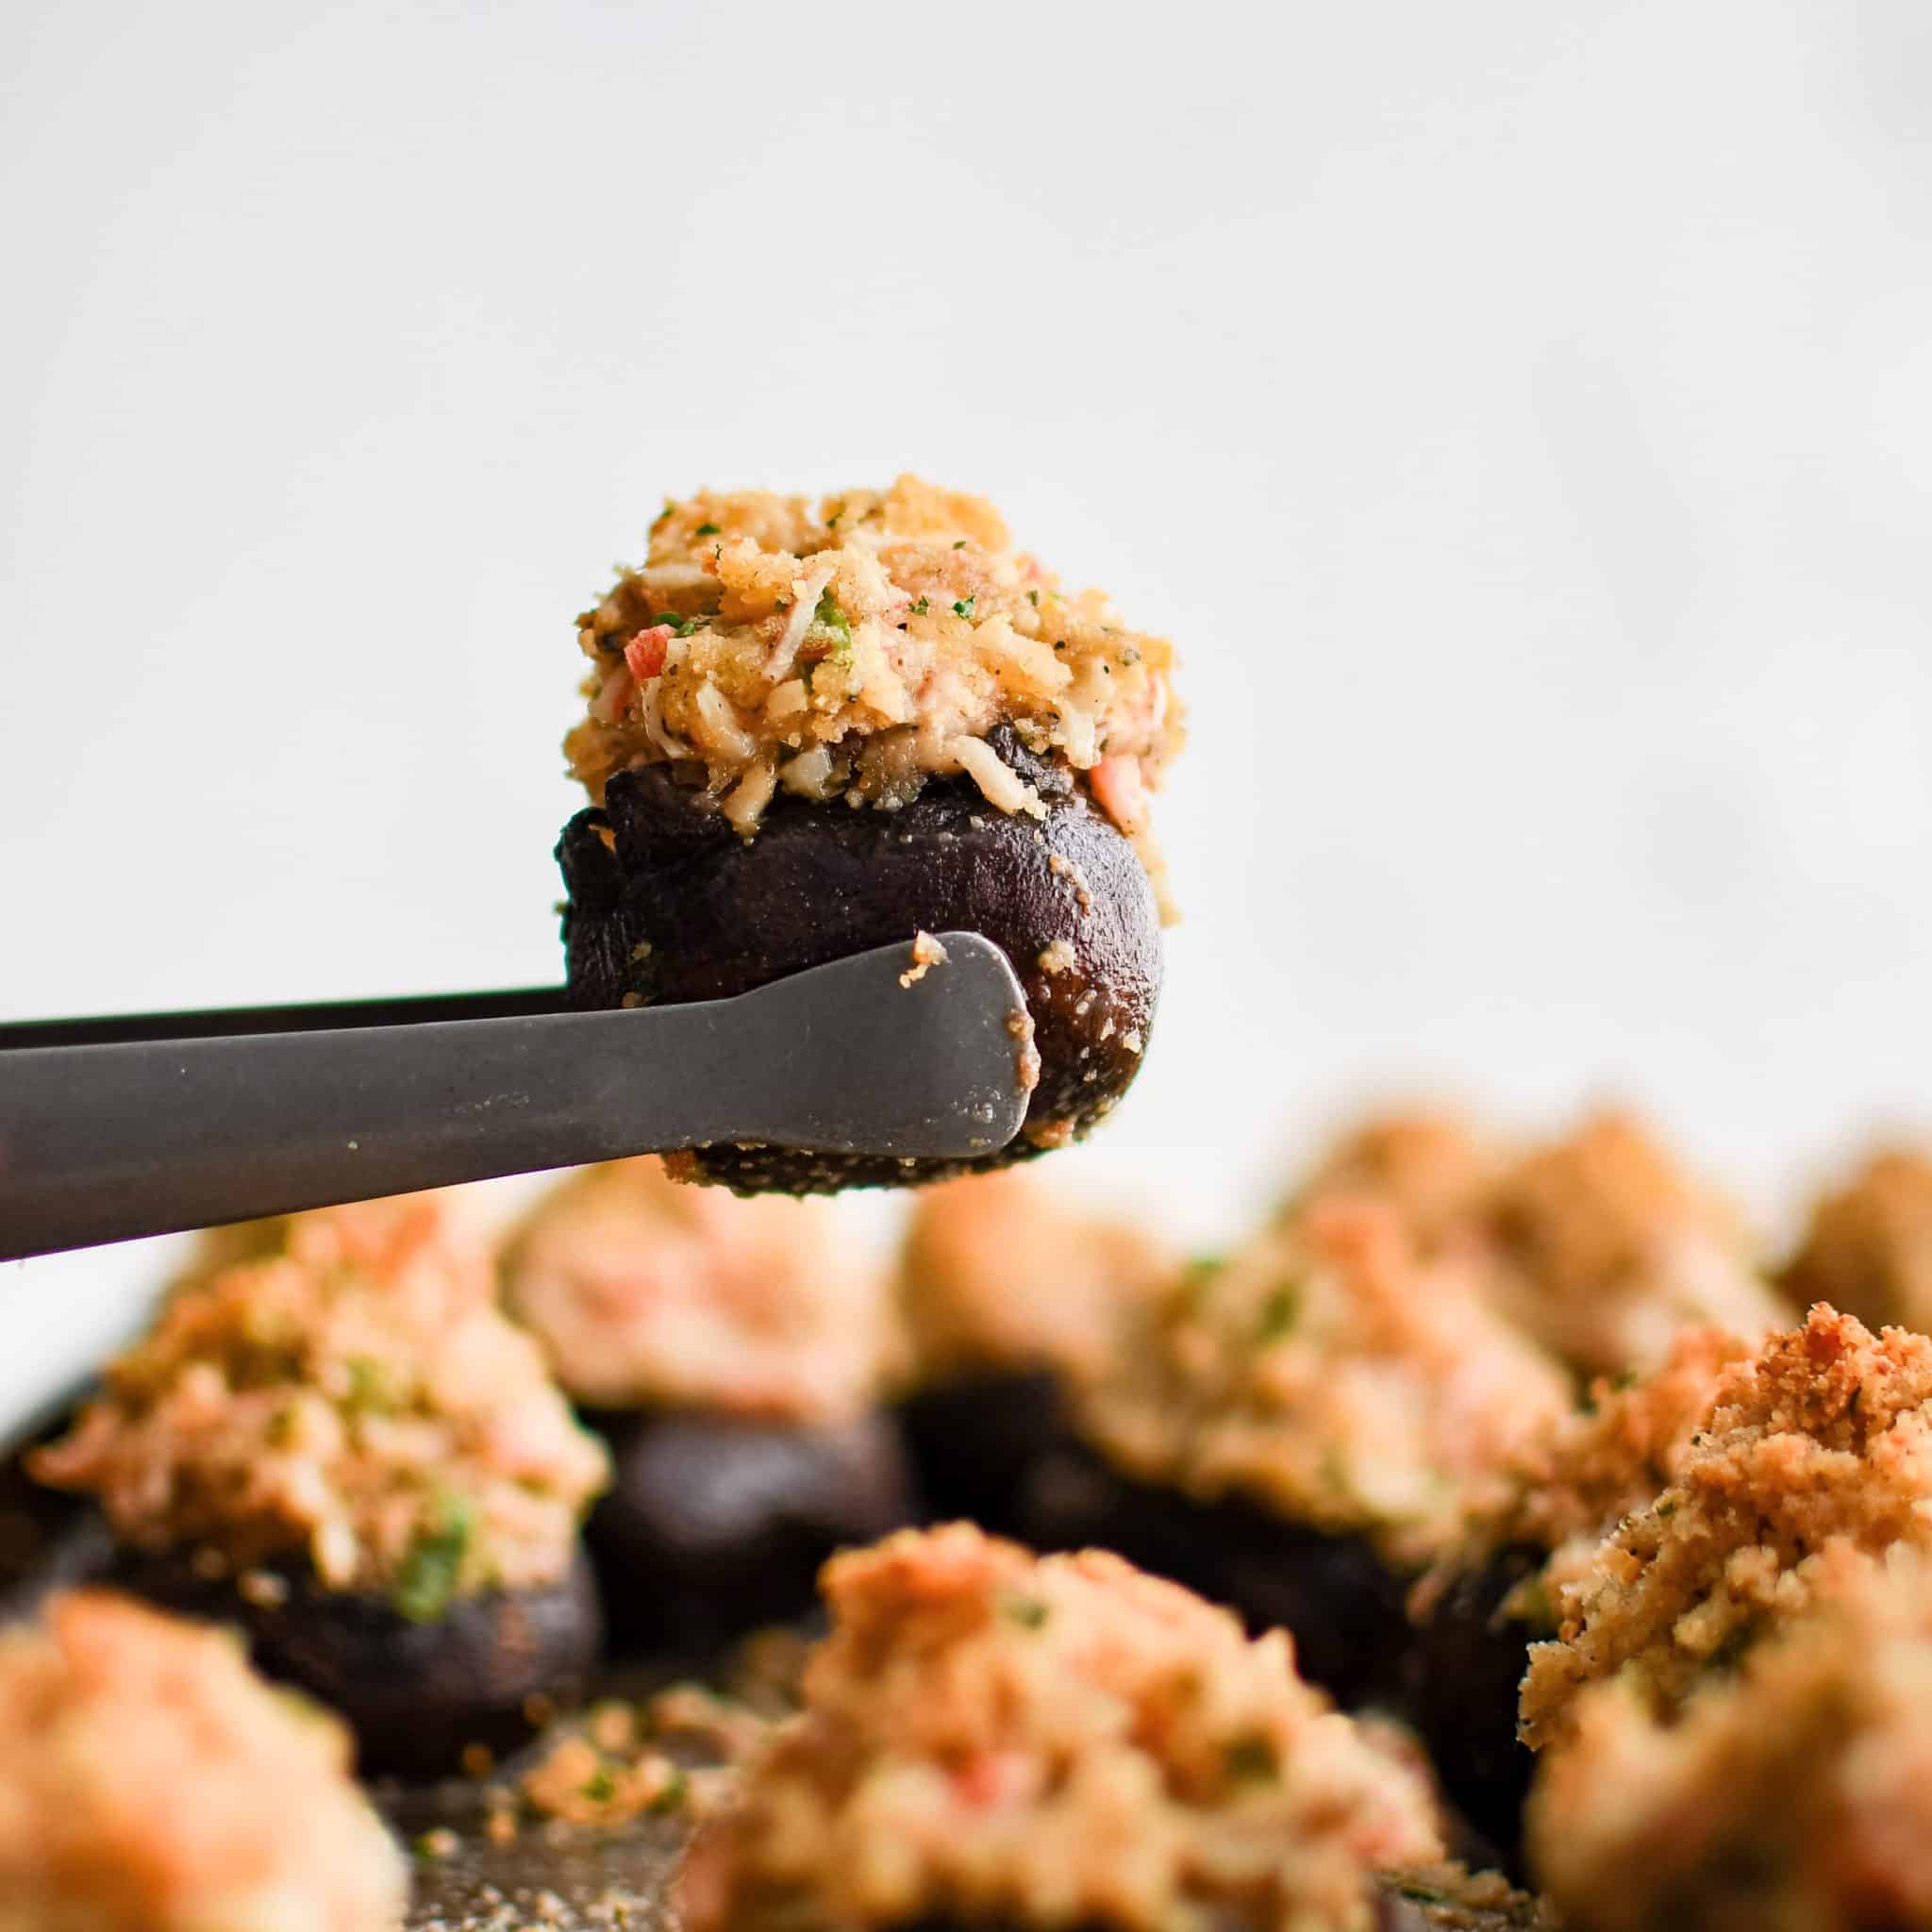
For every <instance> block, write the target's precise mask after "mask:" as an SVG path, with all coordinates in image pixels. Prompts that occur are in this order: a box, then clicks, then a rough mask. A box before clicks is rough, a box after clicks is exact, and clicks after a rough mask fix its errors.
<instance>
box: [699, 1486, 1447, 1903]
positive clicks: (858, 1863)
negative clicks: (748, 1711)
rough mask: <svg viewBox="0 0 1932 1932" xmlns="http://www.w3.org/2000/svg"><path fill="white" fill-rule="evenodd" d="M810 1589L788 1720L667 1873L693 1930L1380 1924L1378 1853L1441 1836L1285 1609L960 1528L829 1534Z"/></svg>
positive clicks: (1436, 1851) (1416, 1858) (1386, 1860)
mask: <svg viewBox="0 0 1932 1932" xmlns="http://www.w3.org/2000/svg"><path fill="white" fill-rule="evenodd" d="M824 1590H825V1595H826V1599H827V1602H828V1605H829V1607H830V1610H831V1615H832V1631H831V1635H830V1636H829V1637H828V1638H827V1639H826V1641H825V1642H824V1644H823V1645H822V1646H821V1647H820V1649H819V1651H818V1652H817V1654H816V1655H815V1657H813V1659H812V1662H811V1664H810V1666H809V1668H808V1672H807V1675H806V1708H805V1712H804V1714H803V1716H802V1717H801V1718H800V1719H798V1720H797V1721H795V1722H794V1723H793V1724H788V1725H786V1726H784V1727H783V1728H781V1729H780V1730H779V1731H778V1732H777V1733H776V1734H775V1735H774V1740H773V1741H772V1744H771V1746H770V1748H769V1749H768V1750H767V1751H766V1752H765V1753H764V1754H763V1755H762V1756H761V1757H758V1758H757V1759H755V1760H754V1762H753V1764H752V1765H751V1767H750V1768H749V1770H748V1772H747V1774H746V1784H745V1790H744V1793H743V1797H742V1800H741V1804H740V1805H739V1807H737V1808H736V1809H735V1810H734V1811H733V1812H731V1813H730V1814H728V1815H727V1816H726V1817H725V1818H724V1819H722V1820H720V1821H718V1822H717V1823H716V1824H713V1825H712V1826H710V1827H709V1828H708V1829H706V1830H704V1831H701V1832H700V1834H699V1837H698V1839H697V1840H696V1842H695V1843H694V1844H693V1846H692V1849H691V1856H690V1857H689V1859H688V1861H687V1864H686V1867H685V1870H684V1872H683V1873H682V1874H681V1876H680V1881H679V1888H678V1889H679V1895H680V1904H681V1906H682V1909H683V1915H684V1923H685V1924H686V1926H687V1927H688V1928H689V1932H727V1928H728V1932H750V1928H753V1927H765V1926H769V1927H776V1926H778V1925H779V1924H783V1925H785V1926H787V1927H789V1928H793V1932H808V1928H820V1927H826V1928H828V1927H841V1928H858V1927H874V1926H888V1925H895V1924H907V1923H909V1922H911V1921H913V1920H915V1919H917V1918H919V1917H921V1916H922V1915H923V1914H924V1913H927V1912H934V1913H947V1914H954V1915H957V1916H958V1917H960V1918H965V1919H969V1920H970V1919H974V1918H991V1917H1007V1916H1010V1917H1014V1918H1017V1919H1019V1920H1021V1921H1023V1922H1024V1923H1027V1924H1037V1925H1041V1926H1054V1925H1070V1924H1077V1923H1080V1922H1083V1921H1098V1922H1104V1923H1106V1924H1110V1925H1114V1926H1118V1927H1122V1928H1127V1932H1186V1928H1190V1927H1197V1928H1200V1932H1207V1928H1208V1927H1209V1926H1216V1925H1227V1924H1236V1925H1241V1926H1253V1927H1257V1928H1280V1932H1288V1928H1291V1927H1292V1928H1295V1932H1303V1928H1306V1932H1329V1928H1366V1927H1367V1926H1368V1925H1369V1924H1371V1923H1372V1918H1371V1911H1372V1907H1371V1906H1370V1903H1369V1899H1368V1893H1367V1877H1368V1874H1371V1873H1373V1872H1374V1871H1376V1870H1380V1869H1386V1868H1388V1867H1391V1866H1393V1865H1397V1864H1401V1863H1404V1862H1420V1861H1422V1860H1425V1859H1429V1858H1432V1857H1440V1856H1441V1850H1440V1844H1439V1842H1438V1840H1437V1839H1436V1836H1435V1832H1434V1829H1433V1827H1432V1825H1431V1824H1430V1821H1429V1816H1428V1805H1427V1799H1426V1796H1425V1794H1424V1792H1423V1791H1422V1790H1419V1789H1418V1788H1417V1787H1416V1785H1415V1784H1414V1782H1413V1781H1412V1780H1411V1779H1409V1778H1407V1777H1406V1776H1405V1774H1403V1772H1402V1771H1401V1769H1400V1768H1399V1767H1398V1766H1396V1765H1393V1764H1391V1763H1389V1762H1388V1761H1386V1760H1384V1759H1379V1758H1377V1757H1376V1756H1375V1755H1374V1753H1373V1752H1371V1751H1368V1750H1367V1749H1365V1748H1364V1747H1363V1746H1362V1744H1361V1743H1360V1742H1359V1741H1358V1740H1357V1738H1356V1736H1355V1733H1354V1729H1353V1726H1352V1725H1351V1724H1350V1722H1349V1720H1348V1719H1346V1718H1344V1717H1341V1716H1340V1715H1338V1714H1336V1713H1335V1712H1333V1711H1332V1710H1330V1709H1329V1708H1328V1707H1327V1706H1326V1705H1325V1703H1324V1700H1323V1699H1322V1698H1321V1696H1320V1695H1319V1694H1318V1693H1317V1692H1315V1691H1311V1690H1309V1689H1308V1688H1307V1686H1306V1685H1304V1684H1303V1683H1302V1682H1301V1681H1300V1680H1299V1679H1298V1678H1297V1677H1296V1676H1295V1674H1294V1672H1293V1668H1292V1664H1291V1656H1290V1651H1289V1645H1288V1640H1287V1638H1286V1637H1285V1636H1283V1635H1282V1633H1280V1632H1278V1631H1277V1632H1274V1633H1273V1634H1272V1635H1270V1636H1268V1637H1265V1638H1263V1639H1261V1640H1260V1641H1258V1642H1250V1641H1248V1640H1247V1639H1246V1638H1245V1637H1244V1636H1243V1635H1242V1633H1241V1626H1240V1625H1239V1624H1237V1622H1236V1621H1235V1619H1234V1618H1233V1617H1232V1616H1231V1615H1229V1614H1228V1613H1227V1612H1225V1611H1224V1610H1219V1609H1215V1608H1213V1607H1210V1606H1208V1605H1207V1604H1205V1603H1203V1602H1201V1601H1200V1600H1199V1599H1198V1598H1196V1597H1193V1596H1191V1595H1189V1594H1188V1592H1186V1591H1182V1590H1180V1589H1178V1588H1176V1587H1175V1586H1174V1585H1172V1584H1168V1583H1163V1582H1160V1581H1158V1580H1157V1579H1155V1578H1153V1577H1149V1576H1144V1575H1142V1574H1141V1573H1140V1572H1138V1571H1136V1570H1133V1569H1131V1568H1130V1567H1129V1566H1128V1565H1127V1564H1125V1563H1124V1562H1122V1561H1121V1560H1120V1559H1119V1558H1118V1557H1111V1556H1107V1555H1103V1554H1101V1553H1099V1552H1094V1551H1090V1552H1087V1553H1086V1554H1084V1555H1081V1556H1074V1557H1044V1558H1040V1557H1031V1556H1029V1555H1028V1554H1027V1553H1026V1552H1024V1551H1023V1550H1020V1549H1017V1548H1015V1547H1014V1546H1012V1545H1011V1544H1008V1543H1003V1542H998V1541H993V1540H991V1539H989V1538H988V1537H986V1536H984V1535H983V1534H982V1533H981V1532H980V1531H978V1530H976V1529H974V1528H972V1527H970V1526H969V1525H966V1524H955V1525H952V1526H951V1527H948V1528H945V1529H940V1530H934V1531H927V1532H917V1531H907V1532H905V1533H903V1534H901V1535H899V1536H896V1537H893V1538H891V1539H890V1540H889V1541H886V1542H884V1543H882V1544H880V1545H879V1546H878V1547H876V1548H875V1549H872V1550H866V1551H859V1552H855V1553H852V1554H849V1555H846V1556H842V1557H835V1558H834V1559H833V1561H832V1562H831V1563H830V1564H828V1565H827V1566H826V1570H825V1574H824Z"/></svg>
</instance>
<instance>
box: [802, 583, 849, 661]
mask: <svg viewBox="0 0 1932 1932" xmlns="http://www.w3.org/2000/svg"><path fill="white" fill-rule="evenodd" d="M811 621H812V624H813V625H814V626H815V627H816V628H817V629H819V630H829V631H833V632H835V633H836V634H837V635H838V637H839V638H840V639H841V641H842V642H843V643H844V644H845V645H846V646H847V647H848V648H849V647H850V645H851V643H852V623H851V620H850V619H849V618H848V617H847V616H846V615H845V613H844V612H843V611H842V610H841V609H840V608H839V600H838V598H836V597H835V596H833V595H832V593H831V591H826V592H825V593H824V595H823V596H822V597H821V598H820V599H819V607H818V608H817V609H816V610H814V611H813V612H812V614H811Z"/></svg>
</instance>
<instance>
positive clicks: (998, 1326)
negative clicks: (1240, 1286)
mask: <svg viewBox="0 0 1932 1932" xmlns="http://www.w3.org/2000/svg"><path fill="white" fill-rule="evenodd" d="M1175 1266H1176V1258H1175V1257H1174V1255H1173V1253H1172V1252H1171V1251H1170V1250H1169V1248H1168V1247H1167V1245H1166V1244H1165V1243H1164V1242H1162V1241H1158V1240H1157V1239H1156V1238H1155V1237H1154V1236H1153V1235H1152V1234H1151V1233H1149V1232H1147V1231H1146V1230H1144V1229H1141V1228H1139V1227H1135V1226H1133V1225H1131V1224H1127V1223H1125V1222H1121V1221H1114V1220H1109V1219H1107V1218H1104V1217H1101V1216H1096V1215H1089V1214H1083V1213H1080V1212H1079V1211H1077V1210H1076V1209H1074V1208H1070V1207H1068V1206H1067V1205H1066V1204H1065V1202H1064V1201H1063V1199H1062V1197H1061V1196H1060V1194H1059V1193H1058V1191H1055V1190H1053V1189H1050V1188H1047V1187H1044V1186H1042V1185H1041V1182H1039V1181H1038V1180H1036V1179H1034V1178H1033V1177H1032V1176H1031V1175H1030V1174H1025V1173H1024V1172H1022V1171H1019V1170H1016V1169H1009V1170H1008V1171H1007V1172H1005V1173H1000V1174H969V1175H967V1176H966V1177H965V1178H964V1179H962V1180H956V1181H946V1182H942V1183H941V1185H940V1186H938V1187H934V1188H927V1189H924V1190H923V1191H921V1192H920V1194H919V1195H918V1196H917V1197H916V1199H915V1201H914V1203H913V1208H912V1214H911V1218H910V1220H909V1222H908V1226H907V1232H906V1239H905V1243H904V1246H903V1248H902V1249H901V1252H900V1257H899V1267H898V1278H897V1294H898V1302H899V1307H900V1311H901V1315H902V1318H903V1320H904V1322H905V1325H906V1330H907V1333H908V1338H909V1341H910V1343H911V1354H912V1357H913V1361H914V1367H915V1372H916V1373H917V1374H920V1375H922V1376H927V1377H940V1376H945V1375H949V1374H963V1373H967V1372H970V1371H972V1370H974V1369H982V1368H1033V1367H1045V1368H1057V1369H1060V1370H1062V1371H1064V1372H1065V1373H1066V1374H1069V1375H1071V1376H1075V1377H1091V1376H1092V1375H1094V1374H1097V1373H1098V1372H1099V1370H1100V1369H1101V1367H1102V1366H1103V1365H1104V1364H1105V1362H1106V1360H1107V1358H1108V1351H1109V1350H1110V1348H1111V1346H1112V1342H1113V1337H1114V1333H1115V1330H1116V1329H1117V1327H1118V1326H1119V1324H1120V1323H1121V1321H1122V1320H1123V1318H1124V1311H1125V1309H1126V1308H1127V1307H1130V1306H1132V1305H1134V1304H1136V1303H1138V1302H1140V1301H1141V1300H1142V1299H1143V1298H1145V1297H1146V1296H1147V1295H1149V1294H1151V1293H1153V1292H1154V1291H1155V1290H1156V1289H1157V1288H1158V1287H1163V1286H1165V1284H1166V1283H1167V1282H1168V1281H1169V1280H1171V1279H1172V1278H1173V1274H1174V1268H1175Z"/></svg>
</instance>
